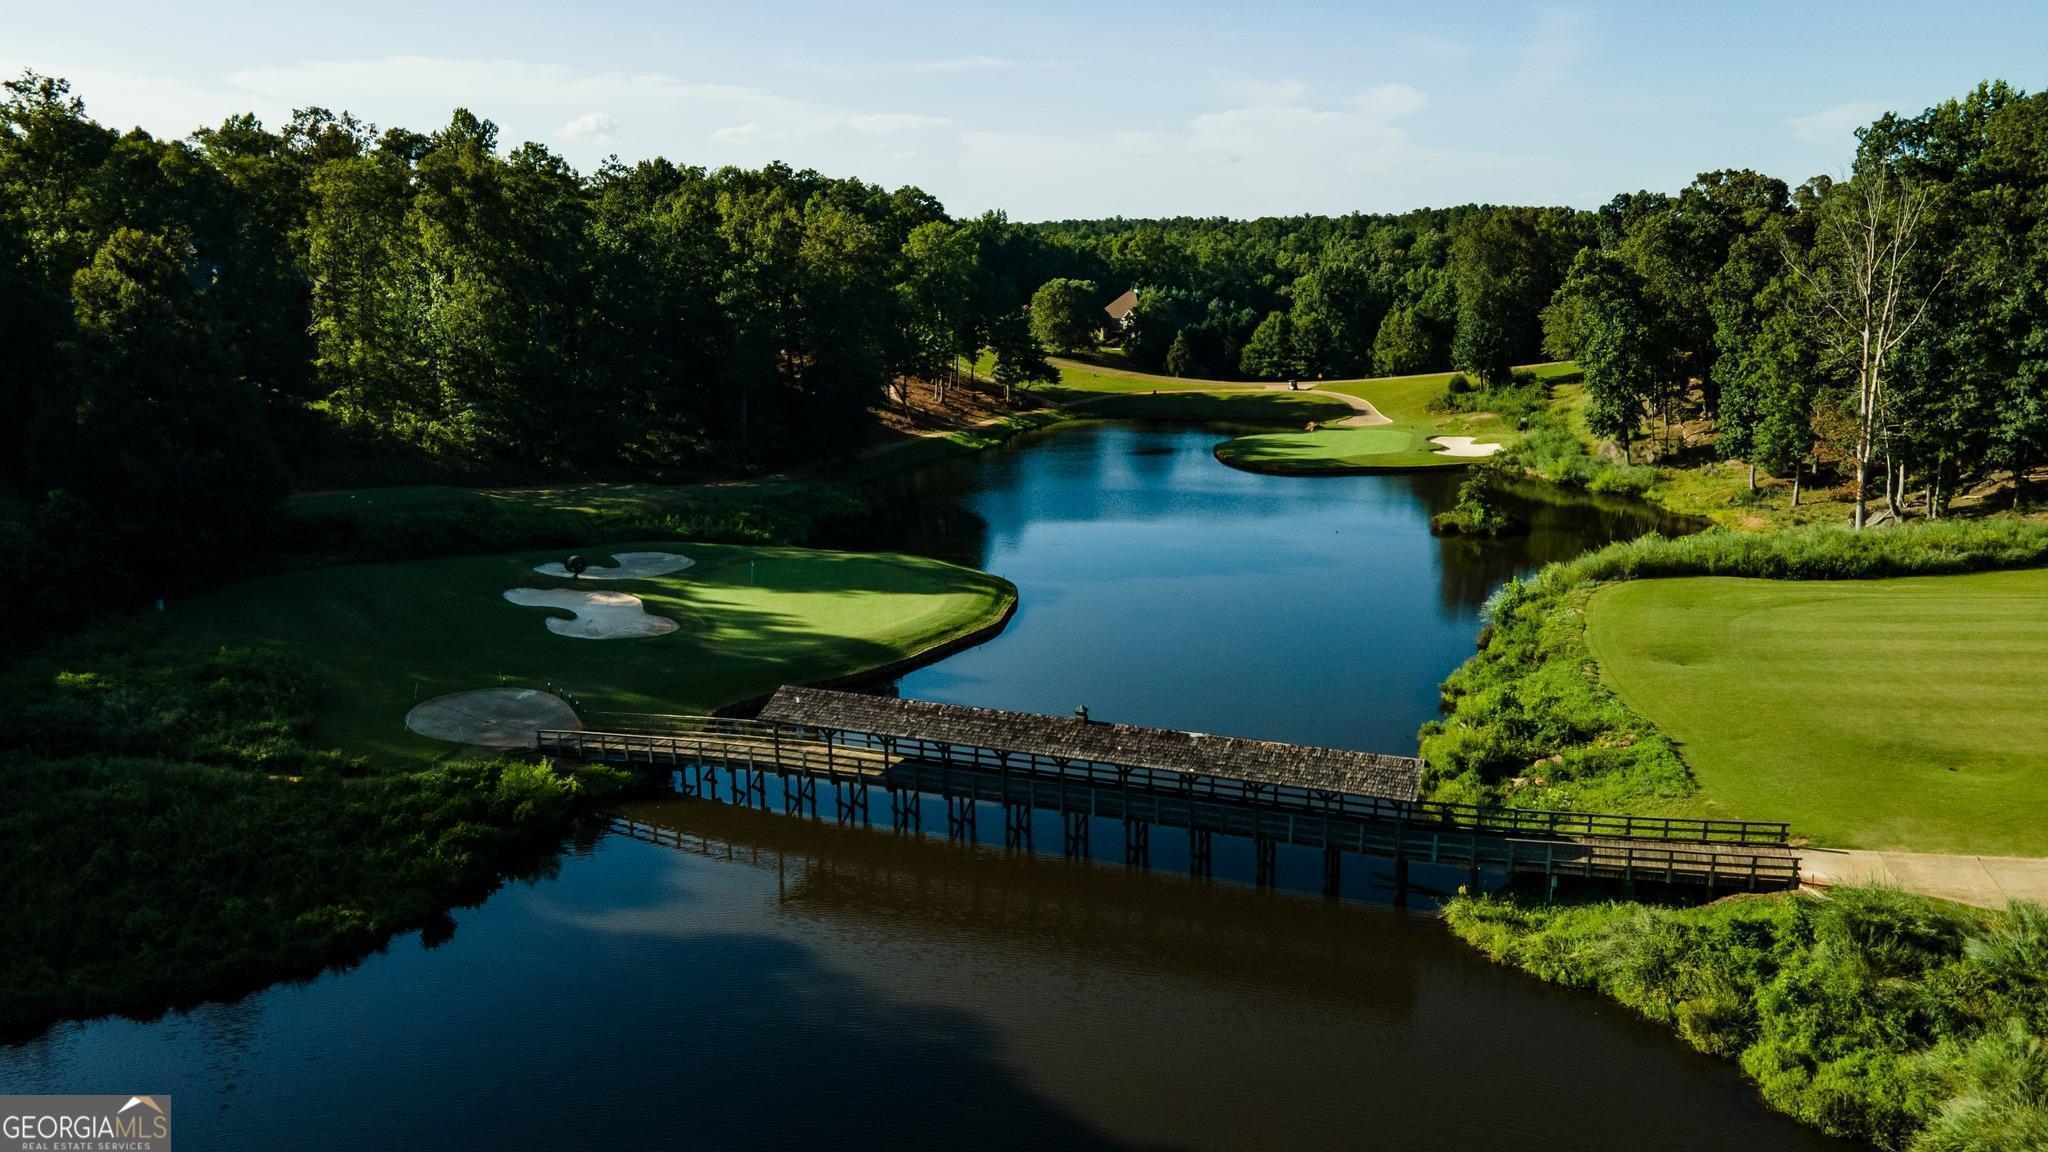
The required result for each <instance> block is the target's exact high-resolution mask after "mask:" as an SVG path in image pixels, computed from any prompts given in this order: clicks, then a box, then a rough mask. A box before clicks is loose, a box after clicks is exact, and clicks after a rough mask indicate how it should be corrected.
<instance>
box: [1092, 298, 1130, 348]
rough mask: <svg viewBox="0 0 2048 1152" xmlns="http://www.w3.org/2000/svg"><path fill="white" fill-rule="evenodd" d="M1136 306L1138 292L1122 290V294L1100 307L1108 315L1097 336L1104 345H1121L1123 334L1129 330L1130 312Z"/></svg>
mask: <svg viewBox="0 0 2048 1152" xmlns="http://www.w3.org/2000/svg"><path fill="white" fill-rule="evenodd" d="M1137 306H1138V290H1137V289H1136V288H1126V289H1124V294H1123V295H1121V296H1119V297H1117V298H1116V299H1114V300H1111V301H1110V302H1109V303H1107V304H1105V305H1103V306H1102V310H1103V311H1104V312H1107V313H1109V320H1108V322H1107V323H1105V324H1103V326H1102V330H1101V332H1100V333H1098V335H1099V336H1100V337H1101V340H1102V342H1103V343H1104V344H1115V343H1121V342H1122V340H1123V337H1124V333H1126V332H1128V331H1130V328H1131V310H1132V309H1134V308H1136V307H1137Z"/></svg>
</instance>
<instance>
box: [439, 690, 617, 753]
mask: <svg viewBox="0 0 2048 1152" xmlns="http://www.w3.org/2000/svg"><path fill="white" fill-rule="evenodd" d="M405 726H406V727H407V728H410V729H412V730H413V731H414V732H417V733H419V734H420V735H422V736H431V737H433V738H434V739H436V740H447V741H449V742H451V743H455V744H476V745H479V746H482V747H485V748H531V747H533V744H534V740H533V734H534V733H535V732H538V731H540V730H541V729H543V728H581V727H583V722H582V721H581V720H578V719H577V718H576V710H575V709H573V708H571V707H569V705H568V704H567V703H566V702H564V701H563V700H562V698H561V697H560V696H557V695H555V694H554V693H552V692H542V691H540V690H539V689H536V688H482V689H479V690H477V691H475V692H451V693H449V694H448V695H446V696H436V697H434V698H433V699H432V700H428V701H425V702H423V703H420V704H415V705H413V709H412V711H410V712H407V713H406V714H405Z"/></svg>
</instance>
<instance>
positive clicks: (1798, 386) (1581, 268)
mask: <svg viewBox="0 0 2048 1152" xmlns="http://www.w3.org/2000/svg"><path fill="white" fill-rule="evenodd" d="M1859 139H1860V141H1861V146H1860V148H1859V151H1858V154H1857V158H1856V161H1855V165H1854V168H1853V170H1852V171H1851V172H1850V173H1849V174H1848V175H1847V177H1846V178H1844V179H1841V180H1834V179H1830V178H1828V177H1824V176H1823V177H1816V178H1814V179H1812V180H1809V181H1807V182H1806V183H1805V184H1802V185H1800V186H1799V187H1798V188H1796V189H1794V188H1788V187H1787V186H1786V185H1785V184H1784V183H1783V182H1781V181H1778V180H1775V179H1771V178H1769V177H1765V176H1761V175H1758V174H1757V173H1754V172H1711V173H1708V174H1706V175H1703V176H1701V177H1700V178H1699V179H1698V180H1696V181H1694V182H1693V183H1692V184H1691V185H1690V186H1688V187H1686V188H1685V189H1683V190H1682V191H1680V192H1679V193H1678V194H1677V195H1675V196H1667V195H1663V194H1660V193H1650V192H1641V193H1635V194H1632V195H1625V196H1619V197H1616V198H1615V200H1614V201H1613V202H1611V203H1610V204H1608V205H1607V206H1606V207H1605V208H1603V209H1601V211H1600V213H1599V243H1598V244H1596V245H1594V246H1591V247H1589V248H1587V249H1586V250H1584V251H1582V252H1580V253H1579V254H1578V255H1577V256H1576V257H1575V258H1574V260H1573V263H1572V266H1571V270H1570V275H1569V277H1568V279H1567V280H1566V282H1565V284H1564V285H1563V287H1561V288H1560V289H1559V290H1558V292H1557V293H1556V295H1555V297H1554V299H1553V301H1552V302H1551V304H1550V305H1549V306H1548V307H1547V308H1546V310H1545V312H1544V327H1545V340H1546V343H1545V347H1546V349H1547V350H1548V351H1549V353H1550V354H1551V355H1553V356H1557V357H1568V358H1575V359H1577V360H1578V361H1579V362H1580V363H1581V365H1582V366H1583V367H1584V368H1585V372H1586V383H1587V387H1588V390H1589V393H1590V405H1589V408H1588V419H1589V423H1590V424H1591V426H1592V428H1593V430H1594V431H1596V432H1598V433H1600V434H1602V435H1605V436H1608V437H1611V438H1613V439H1616V440H1618V441H1620V442H1621V443H1622V445H1623V446H1624V448H1625V449H1627V448H1628V447H1629V446H1630V445H1631V442H1632V441H1637V440H1639V439H1640V438H1642V437H1643V436H1644V435H1645V434H1646V433H1647V434H1650V435H1657V434H1660V433H1661V434H1662V435H1663V436H1665V437H1666V438H1669V437H1670V436H1671V435H1672V431H1671V430H1672V428H1673V427H1674V425H1676V424H1677V423H1678V422H1680V421H1685V420H1694V421H1705V422H1708V423H1710V424H1711V427H1712V431H1713V435H1712V437H1711V444H1712V446H1713V451H1714V452H1715V453H1716V454H1718V455H1719V456H1721V457H1723V458H1726V459H1731V460H1741V461H1744V462H1746V463H1748V464H1749V465H1750V466H1751V467H1752V472H1751V478H1752V482H1754V479H1755V475H1756V472H1755V470H1757V469H1761V470H1762V471H1764V472H1767V473H1771V474H1775V475H1779V476H1786V477H1790V478H1792V479H1793V481H1794V485H1795V487H1794V498H1795V499H1796V498H1797V484H1798V481H1799V480H1800V479H1801V478H1803V477H1805V476H1807V475H1810V474H1812V473H1814V472H1815V471H1816V470H1823V469H1824V470H1827V471H1828V472H1830V473H1831V474H1833V475H1835V476H1838V477H1841V478H1843V479H1846V480H1848V481H1849V482H1850V484H1851V488H1852V492H1853V494H1854V496H1855V499H1856V503H1857V509H1856V513H1855V516H1856V522H1857V523H1858V524H1862V523H1863V522H1864V521H1865V519H1866V508H1865V504H1866V503H1867V502H1882V503H1883V505H1885V506H1886V508H1887V510H1888V511H1889V513H1890V514H1891V515H1894V516H1897V515H1900V514H1902V512H1903V511H1904V506H1905V505H1907V504H1908V503H1909V502H1913V503H1917V505H1918V508H1919V510H1920V511H1922V512H1924V513H1926V514H1930V515H1940V514H1942V513H1943V511H1944V510H1945V509H1946V507H1947V505H1948V503H1949V501H1950V499H1951V498H1952V497H1953V496H1954V495H1955V494H1956V493H1958V492H1959V491H1962V490H1966V489H1968V488H1970V487H1971V486H1973V485H1978V484H1982V483H1985V482H1987V481H1993V480H1998V479H2000V478H2004V477H2009V478H2011V479H2012V480H2013V482H2014V485H2013V498H2014V500H2015V501H2017V500H2018V499H2019V491H2020V488H2021V481H2022V479H2023V478H2024V477H2025V475H2026V474H2027V472H2028V471H2029V470H2031V469H2033V468H2034V467H2036V466H2038V465H2040V464H2041V463H2043V462H2044V461H2048V96H2044V95H2040V94H2036V95H2032V96H2029V95H2026V94H2024V93H2021V92H2018V91H2015V90H2014V89H2012V88H2010V87H2008V86H2007V85H2005V84H2002V83H1990V84H1985V85H1982V86H1980V87H1979V88H1978V89H1977V90H1976V91H1974V92H1972V93H1971V94H1970V95H1969V96H1967V97H1965V98H1963V99H1961V100H1951V101H1948V102H1946V103H1943V104H1941V105H1938V106H1936V107H1934V108H1930V109H1928V110H1927V111H1926V112H1924V113H1922V114H1920V115H1918V116H1914V117H1905V116H1900V115H1896V114H1889V115H1886V116H1884V117H1882V118H1881V119H1879V120H1878V121H1877V122H1876V123H1874V124H1872V125H1870V126H1869V127H1867V128H1865V129H1863V130H1862V131H1861V132H1860V133H1859Z"/></svg>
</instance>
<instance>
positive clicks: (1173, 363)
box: [1166, 331, 1197, 376]
mask: <svg viewBox="0 0 2048 1152" xmlns="http://www.w3.org/2000/svg"><path fill="white" fill-rule="evenodd" d="M1166 374H1167V375H1168V376H1193V375H1197V373H1196V370H1195V350H1194V349H1192V348H1190V347H1188V334H1187V332H1186V331H1180V332H1175V333H1174V334H1173V344H1172V345H1171V346H1170V347H1168V348H1167V349H1166Z"/></svg>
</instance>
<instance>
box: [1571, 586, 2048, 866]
mask: <svg viewBox="0 0 2048 1152" xmlns="http://www.w3.org/2000/svg"><path fill="white" fill-rule="evenodd" d="M1587 641H1588V643H1589V645H1590V647H1591V649H1592V651H1593V654H1594V655H1595V657H1597V658H1598V660H1599V662H1600V668H1601V676H1602V680H1603V682H1604V683H1605V684H1606V685H1607V686H1608V687H1610V688H1612V689H1613V690H1614V691H1615V692H1616V693H1618V694H1619V695H1620V696H1621V697H1622V699H1623V700H1625V701H1627V703H1628V704H1629V706H1630V707H1632V708H1634V709H1635V710H1636V711H1638V712H1640V713H1641V714H1643V715H1644V716H1646V717H1648V718H1649V719H1650V720H1652V721H1654V722H1655V723H1657V724H1658V725H1659V726H1660V727H1662V728H1663V729H1664V730H1665V731H1666V732H1667V733H1669V734H1670V735H1671V737H1672V738H1673V739H1674V740H1676V741H1678V742H1679V745H1680V750H1681V752H1682V754H1683V755H1684V757H1685V760H1686V762H1687V763H1688V764H1689V765H1691V767H1692V769H1693V772H1694V774H1695V775H1696V776H1697V777H1698V779H1699V783H1700V787H1701V790H1702V793H1703V797H1702V798H1703V799H1704V800H1706V801H1708V802H1709V803H1711V804H1712V805H1713V806H1714V809H1715V810H1716V811H1717V812H1720V813H1724V814H1726V815H1731V816H1741V817H1749V818H1753V819H1772V820H1789V821H1791V823H1792V827H1793V830H1794V832H1795V833H1797V834H1800V835H1804V836H1808V837H1811V838H1812V839H1813V840H1814V841H1815V842H1817V843H1822V844H1827V845H1833V846H1840V847H1854V848H1872V849H1893V850H1911V851H1922V852H1968V853H1984V854H2000V855H2019V856H2029V855H2032V856H2039V855H2048V822H2044V821H2043V820H2042V813H2043V812H2044V810H2048V570H2040V569H2033V570H2024V571H2015V572H1989V573H1980V574H1975V575H1967V576H1929V577H1911V578H1905V579H1894V580H1856V581H1780V580H1753V579H1732V578H1722V577H1689V578H1684V579H1663V580H1639V581H1629V582H1626V583H1621V584H1616V585H1612V586H1610V587H1607V588H1604V589H1602V590H1601V591H1600V592H1598V593H1597V594H1595V595H1594V597H1593V599H1592V603H1591V607H1590V609H1589V612H1588V616H1587Z"/></svg>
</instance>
